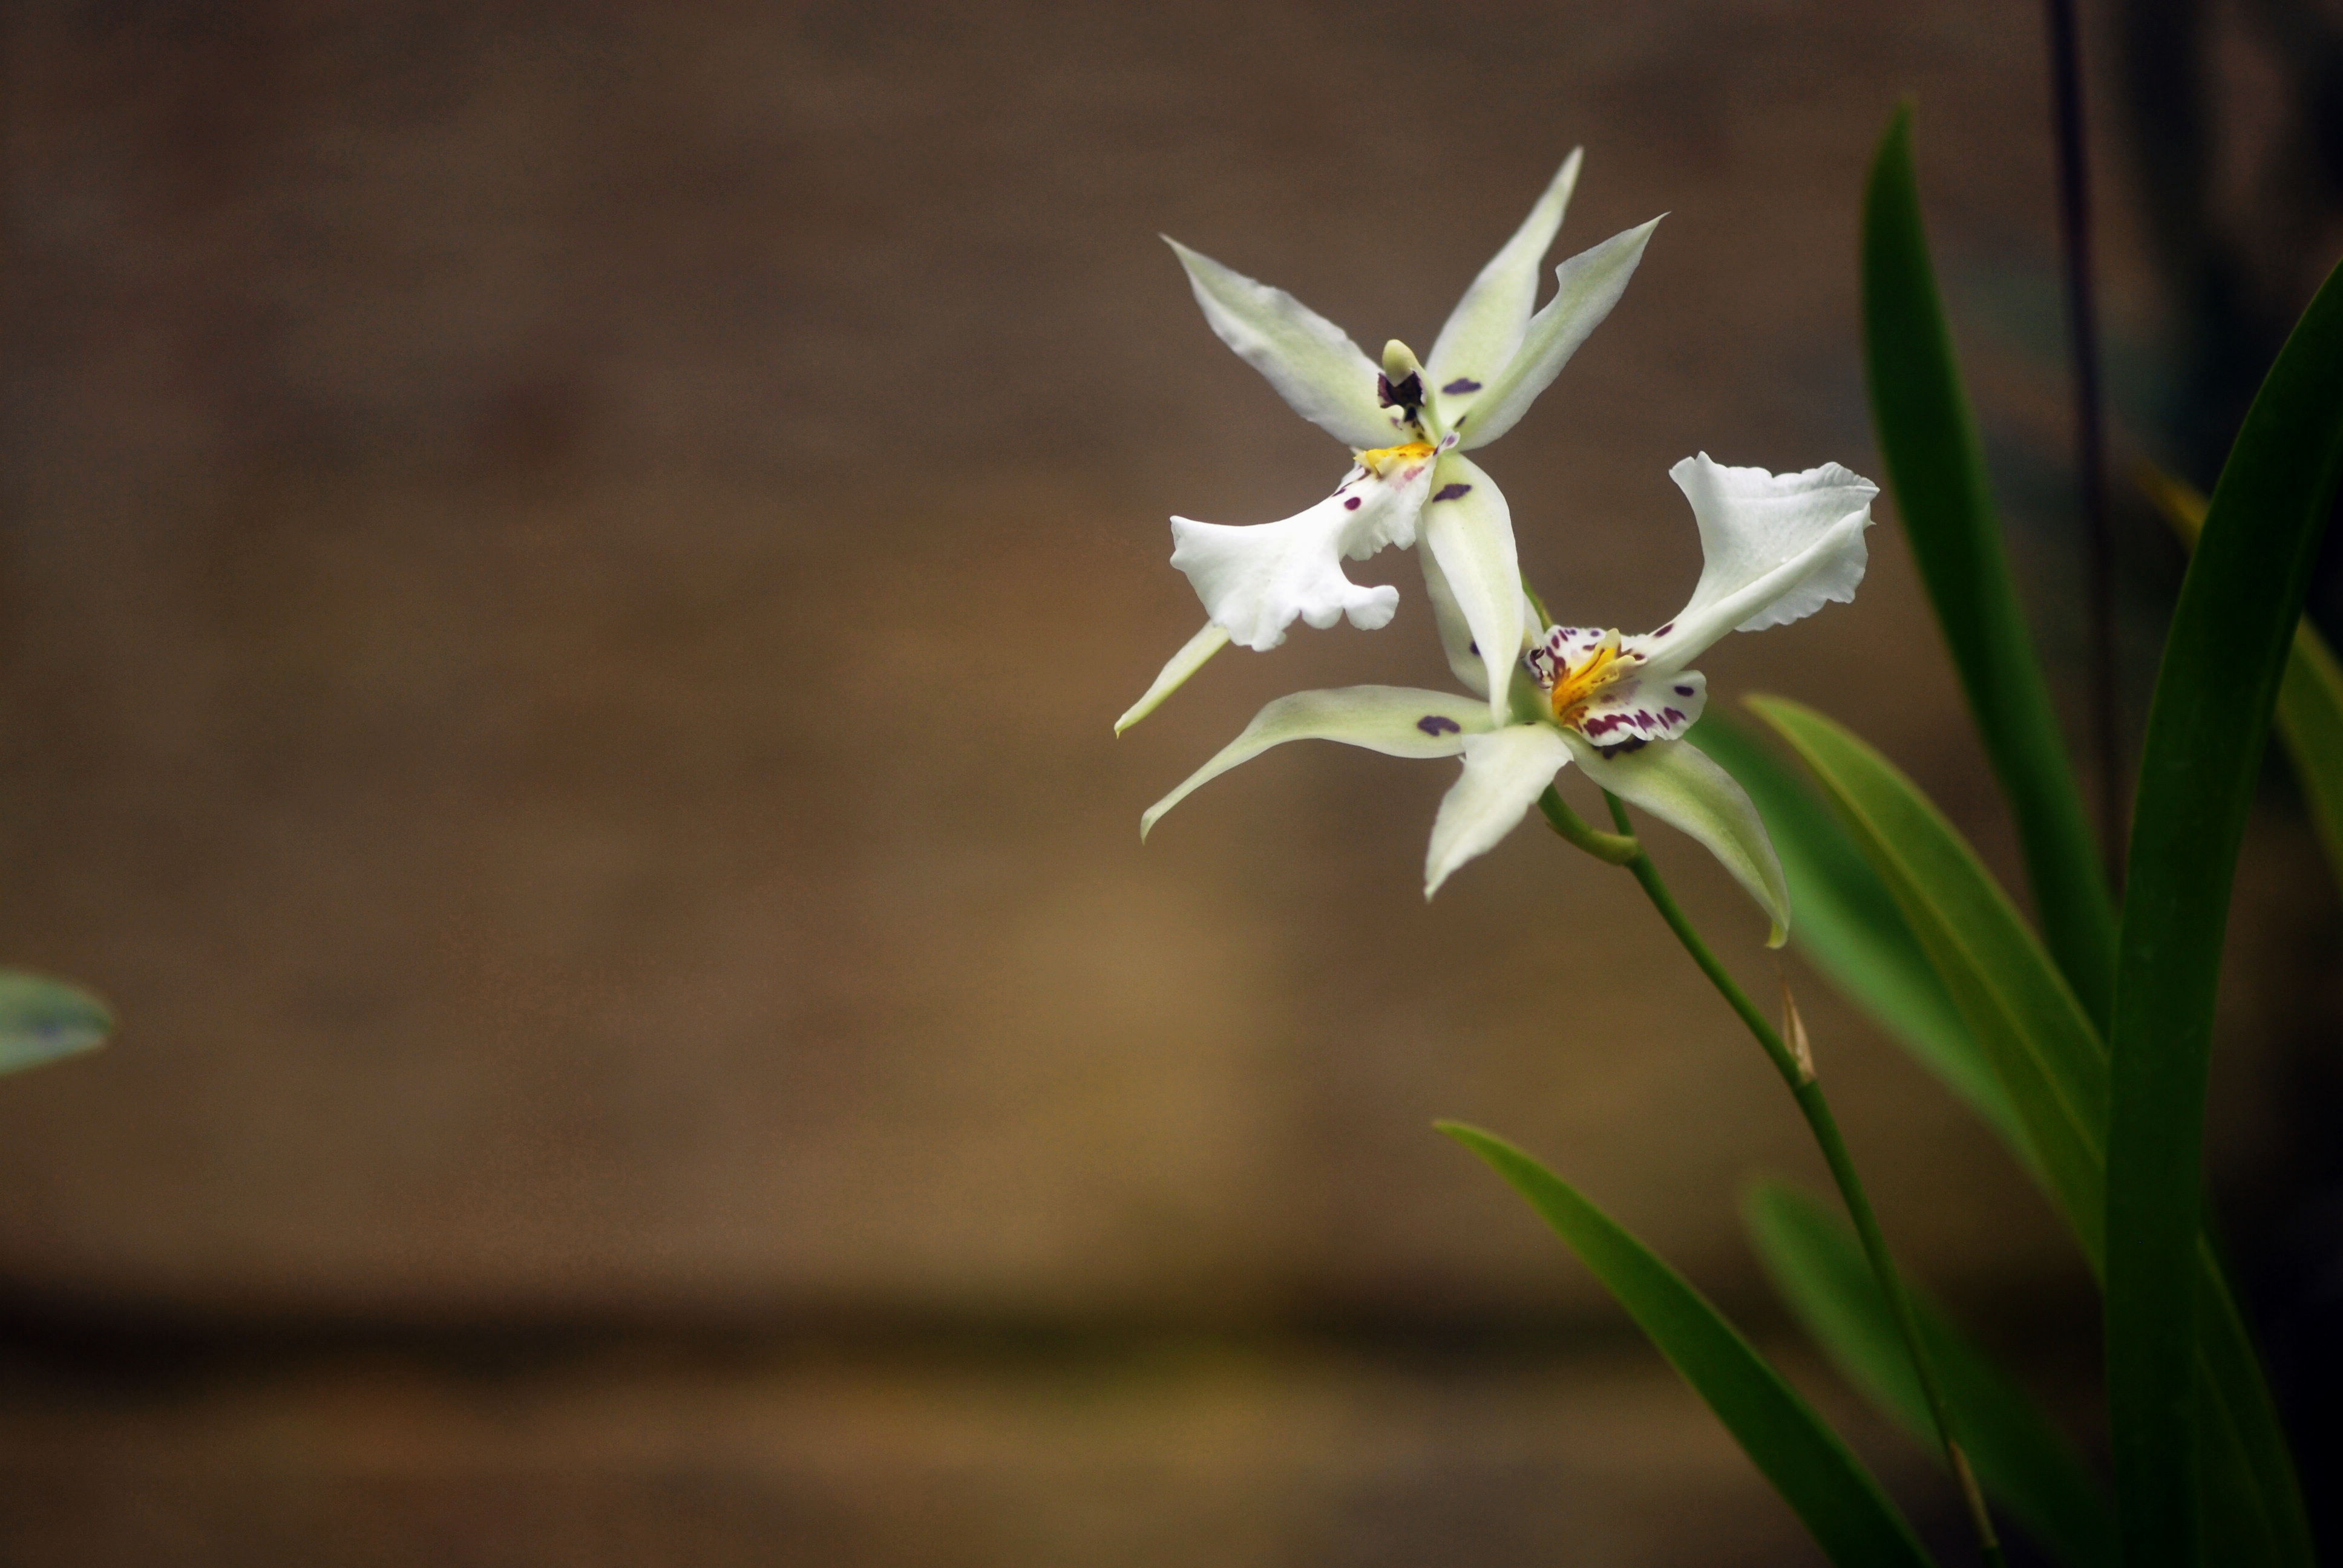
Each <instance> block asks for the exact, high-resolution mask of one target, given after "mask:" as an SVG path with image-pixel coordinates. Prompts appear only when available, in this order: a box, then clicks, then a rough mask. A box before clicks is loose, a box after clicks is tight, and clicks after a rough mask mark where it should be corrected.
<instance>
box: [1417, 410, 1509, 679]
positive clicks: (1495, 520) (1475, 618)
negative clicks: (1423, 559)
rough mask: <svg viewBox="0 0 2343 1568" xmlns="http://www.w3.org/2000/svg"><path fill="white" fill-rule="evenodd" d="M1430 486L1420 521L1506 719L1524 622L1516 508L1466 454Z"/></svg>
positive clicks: (1439, 471)
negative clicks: (1515, 535) (1515, 534)
mask: <svg viewBox="0 0 2343 1568" xmlns="http://www.w3.org/2000/svg"><path fill="white" fill-rule="evenodd" d="M1419 527H1420V528H1421V530H1422V532H1423V544H1424V548H1425V550H1426V551H1427V552H1428V553H1430V554H1431V555H1432V556H1433V558H1434V559H1435V560H1436V562H1437V564H1438V568H1439V571H1440V575H1441V578H1442V579H1443V584H1444V585H1445V587H1446V588H1447V589H1448V592H1449V597H1450V598H1451V599H1452V600H1453V603H1454V605H1455V607H1456V609H1457V611H1458V613H1459V614H1461V615H1462V616H1463V620H1464V624H1465V626H1466V628H1468V629H1469V631H1470V632H1471V636H1470V638H1468V639H1467V646H1468V647H1477V648H1479V649H1480V653H1479V656H1478V657H1479V660H1480V664H1481V670H1482V679H1481V681H1476V682H1473V685H1474V686H1475V687H1476V688H1477V689H1479V690H1480V691H1481V692H1482V693H1483V695H1485V696H1486V697H1487V698H1488V699H1489V712H1490V714H1491V716H1492V718H1493V719H1495V721H1496V722H1498V723H1500V724H1502V723H1503V722H1504V719H1505V694H1506V691H1507V690H1508V689H1509V688H1510V687H1511V686H1512V684H1513V663H1514V661H1515V660H1516V659H1518V658H1521V655H1522V636H1523V627H1524V622H1523V618H1522V568H1521V561H1520V559H1519V558H1518V557H1517V556H1516V555H1515V554H1514V550H1513V511H1512V508H1508V507H1507V506H1506V505H1505V498H1504V494H1503V491H1501V490H1499V489H1498V488H1497V486H1496V482H1495V481H1494V480H1493V479H1491V478H1490V477H1489V476H1488V475H1486V474H1484V473H1483V472H1482V471H1481V469H1480V468H1479V467H1478V466H1477V465H1475V464H1474V463H1473V460H1472V459H1471V458H1469V457H1464V456H1463V455H1462V454H1460V453H1456V452H1448V453H1444V454H1443V455H1442V457H1441V458H1440V460H1439V462H1438V463H1436V464H1435V465H1434V466H1433V473H1432V496H1431V498H1430V499H1429V500H1427V501H1425V502H1424V505H1423V520H1422V522H1421V523H1420V524H1419ZM1427 569H1429V568H1427ZM1451 660H1452V662H1453V654H1452V655H1451ZM1483 682H1485V684H1483Z"/></svg>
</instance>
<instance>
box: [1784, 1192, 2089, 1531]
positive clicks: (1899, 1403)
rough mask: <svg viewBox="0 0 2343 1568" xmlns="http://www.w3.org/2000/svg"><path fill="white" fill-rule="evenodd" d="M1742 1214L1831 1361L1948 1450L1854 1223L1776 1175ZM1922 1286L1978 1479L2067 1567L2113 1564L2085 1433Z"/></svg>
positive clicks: (1909, 1426) (1918, 1311)
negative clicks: (2056, 1414)
mask: <svg viewBox="0 0 2343 1568" xmlns="http://www.w3.org/2000/svg"><path fill="white" fill-rule="evenodd" d="M1742 1217H1743V1220H1744V1221H1745V1224H1746V1226H1747V1229H1748V1232H1749V1240H1750V1242H1751V1244H1752V1245H1753V1246H1754V1247H1755V1249H1756V1251H1757V1256H1758V1258H1759V1260H1760V1261H1762V1262H1764V1264H1765V1271H1766V1272H1767V1273H1768V1274H1769V1275H1771V1276H1772V1278H1773V1281H1774V1284H1775V1288H1776V1289H1777V1290H1778V1291H1780V1292H1781V1295H1782V1299H1783V1300H1784V1301H1785V1302H1787V1303H1788V1305H1789V1307H1790V1310H1791V1312H1794V1313H1795V1314H1796V1316H1797V1319H1798V1321H1799V1322H1801V1323H1803V1324H1804V1325H1805V1330H1806V1332H1807V1333H1808V1334H1810V1335H1812V1336H1813V1338H1814V1341H1815V1343H1816V1344H1818V1345H1820V1346H1821V1347H1822V1350H1823V1352H1824V1354H1825V1355H1827V1356H1828V1357H1829V1358H1830V1360H1831V1364H1832V1365H1834V1366H1835V1367H1837V1368H1838V1370H1839V1372H1840V1373H1841V1374H1842V1375H1843V1376H1845V1379H1846V1380H1847V1382H1850V1383H1852V1384H1854V1385H1855V1388H1856V1389H1857V1390H1858V1391H1860V1392H1862V1393H1863V1395H1864V1396H1865V1398H1866V1399H1868V1400H1869V1401H1870V1402H1872V1403H1873V1404H1874V1405H1875V1406H1877V1407H1878V1408H1879V1409H1880V1410H1882V1411H1884V1412H1886V1413H1887V1414H1888V1415H1890V1416H1892V1417H1893V1418H1895V1420H1896V1422H1898V1423H1899V1424H1901V1425H1902V1426H1903V1427H1904V1429H1905V1430H1906V1432H1910V1433H1911V1434H1912V1435H1913V1437H1915V1438H1916V1439H1917V1440H1918V1441H1919V1442H1920V1444H1921V1446H1922V1447H1924V1448H1926V1450H1927V1451H1928V1452H1931V1453H1936V1452H1938V1449H1937V1444H1936V1424H1935V1422H1934V1421H1933V1420H1932V1419H1931V1418H1930V1416H1929V1413H1928V1404H1927V1401H1926V1399H1925V1398H1924V1397H1923V1396H1922V1394H1921V1392H1920V1382H1919V1379H1918V1378H1917V1377H1916V1376H1915V1375H1914V1374H1913V1371H1912V1357H1911V1354H1910V1352H1908V1351H1906V1349H1905V1346H1904V1341H1903V1337H1902V1336H1901V1335H1900V1334H1899V1333H1898V1332H1896V1320H1895V1318H1894V1317H1893V1316H1892V1315H1891V1314H1890V1313H1889V1312H1888V1310H1887V1302H1886V1301H1885V1298H1883V1297H1882V1296H1881V1295H1880V1293H1879V1282H1878V1281H1876V1280H1875V1279H1874V1278H1873V1277H1872V1273H1871V1268H1870V1265H1869V1264H1868V1263H1867V1262H1866V1261H1865V1259H1864V1256H1863V1248H1862V1246H1861V1244H1860V1243H1859V1242H1857V1241H1855V1232H1854V1231H1853V1230H1851V1229H1850V1228H1849V1227H1848V1226H1847V1224H1846V1222H1845V1221H1843V1220H1841V1219H1840V1218H1839V1217H1838V1215H1837V1214H1836V1213H1835V1211H1832V1210H1830V1209H1828V1208H1826V1207H1825V1205H1823V1204H1821V1203H1818V1202H1816V1201H1815V1200H1814V1199H1812V1198H1809V1197H1807V1196H1806V1195H1805V1194H1804V1193H1802V1192H1799V1191H1795V1190H1793V1189H1791V1188H1788V1187H1785V1186H1782V1185H1780V1184H1778V1183H1775V1182H1760V1183H1758V1184H1757V1185H1756V1186H1755V1187H1753V1188H1752V1189H1751V1190H1750V1191H1749V1193H1748V1195H1747V1196H1746V1198H1745V1200H1744V1201H1743V1204H1742ZM1907 1288H1908V1287H1907ZM1911 1294H1912V1305H1913V1311H1914V1313H1915V1315H1916V1317H1917V1318H1918V1319H1919V1323H1920V1333H1921V1337H1922V1339H1923V1340H1924V1341H1925V1342H1926V1344H1927V1347H1928V1360H1929V1362H1930V1363H1931V1364H1932V1365H1933V1366H1934V1367H1935V1368H1936V1379H1937V1382H1939V1384H1941V1385H1942V1387H1943V1389H1944V1392H1945V1400H1946V1403H1947V1404H1948V1405H1949V1406H1950V1407H1951V1409H1952V1412H1953V1425H1954V1427H1955V1429H1956V1430H1957V1431H1958V1432H1959V1433H1960V1436H1961V1443H1962V1446H1963V1447H1964V1448H1966V1450H1967V1452H1968V1455H1969V1461H1970V1463H1971V1466H1972V1467H1973V1468H1974V1469H1975V1470H1976V1477H1977V1482H1978V1483H1979V1484H1980V1485H1982V1486H1983V1487H1984V1488H1985V1490H1986V1493H1987V1495H1989V1496H1991V1497H1992V1498H1993V1499H1994V1500H1995V1501H1996V1502H1998V1503H2001V1504H2002V1505H2003V1506H2005V1507H2006V1508H2007V1509H2008V1510H2009V1511H2010V1512H2011V1513H2013V1514H2015V1515H2016V1516H2017V1517H2018V1518H2019V1519H2020V1520H2022V1521H2024V1522H2025V1523H2026V1527H2027V1528H2028V1529H2029V1530H2030V1531H2031V1532H2032V1533H2033V1534H2034V1535H2035V1537H2036V1539H2037V1540H2038V1541H2040V1542H2041V1543H2042V1544H2043V1545H2045V1546H2046V1547H2048V1548H2049V1549H2050V1552H2051V1554H2052V1555H2053V1556H2055V1557H2056V1558H2057V1559H2058V1561H2059V1562H2060V1563H2065V1564H2066V1565H2067V1568H2102V1565H2112V1564H2113V1563H2115V1561H2116V1531H2115V1513H2114V1512H2113V1510H2112V1509H2111V1508H2110V1507H2109V1506H2108V1503H2107V1497H2106V1495H2105V1494H2104V1493H2102V1492H2101V1491H2100V1489H2099V1486H2098V1483H2097V1482H2096V1481H2095V1480H2094V1479H2093V1478H2092V1476H2091V1472H2090V1469H2089V1467H2088V1466H2087V1465H2086V1464H2085V1463H2084V1462H2083V1459H2082V1456H2081V1455H2080V1454H2079V1453H2077V1452H2076V1450H2075V1446H2074V1444H2072V1443H2071V1442H2067V1440H2066V1438H2065V1437H2064V1436H2063V1435H2061V1434H2060V1432H2059V1431H2058V1429H2057V1428H2056V1426H2054V1425H2052V1424H2051V1422H2050V1421H2049V1419H2048V1418H2047V1417H2046V1416H2045V1415H2044V1414H2043V1413H2042V1412H2041V1410H2040V1408H2039V1407H2038V1406H2037V1405H2036V1403H2035V1402H2034V1401H2033V1400H2032V1399H2031V1398H2030V1397H2029V1396H2028V1395H2027V1394H2026V1391H2025V1390H2023V1389H2022V1388H2020V1387H2018V1386H2017V1384H2016V1383H2015V1382H2012V1381H2011V1380H2010V1379H2009V1378H2008V1377H2007V1376H2006V1374H2005V1373H2004V1372H2002V1371H2001V1369H2000V1368H1999V1367H1997V1366H1996V1365H1995V1364H1994V1362H1993V1361H1992V1359H1991V1358H1990V1357H1988V1356H1987V1355H1986V1353H1985V1352H1983V1351H1981V1350H1979V1349H1978V1348H1977V1347H1976V1344H1975V1343H1974V1342H1971V1341H1970V1340H1969V1338H1968V1337H1967V1336H1966V1334H1964V1333H1962V1332H1961V1331H1960V1330H1959V1328H1957V1327H1956V1325H1955V1324H1954V1322H1953V1321H1952V1320H1951V1318H1949V1317H1948V1316H1946V1313H1945V1312H1944V1310H1943V1309H1942V1308H1940V1307H1938V1306H1937V1305H1936V1304H1935V1303H1934V1302H1930V1301H1929V1300H1928V1299H1927V1297H1926V1296H1925V1295H1923V1294H1921V1293H1920V1292H1917V1291H1913V1292H1911Z"/></svg>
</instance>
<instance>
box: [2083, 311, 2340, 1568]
mask: <svg viewBox="0 0 2343 1568" xmlns="http://www.w3.org/2000/svg"><path fill="white" fill-rule="evenodd" d="M2338 474H2343V269H2338V271H2337V272H2335V273H2330V274H2329V275H2328V279H2327V282H2326V283H2325V284H2324V285H2323V286H2321V287H2320V288H2319V291H2318V297H2316V298H2314V299H2313V300H2312V301H2311V303H2310V307H2309V308H2308V310H2306V311H2305V312H2304V313H2303V316H2302V319H2301V320H2300V321H2298V322H2297V323H2296V324H2295V328H2294V332H2293V334H2292V335H2291V336H2290V337H2288V339H2287V343H2286V347H2284V348H2283V349H2281V350H2280V351H2279V354H2278V363H2277V364H2276V365H2274V366H2272V367H2270V372H2269V375H2268V377H2266V378H2265V379H2264V380H2263V382H2262V387H2261V390H2260V391H2259V392H2258V394H2256V396H2255V397H2254V403H2253V407H2251V408H2250V409H2248V410H2247V414H2246V420H2245V424H2244V426H2243V427H2241V428H2240V429H2239V430H2238V432H2237V442H2236V444H2235V445H2234V446H2233V447H2231V448H2230V452H2229V459H2228V462H2227V464H2226V465H2225V466H2224V467H2223V468H2222V470H2221V479H2220V483H2219V484H2218V485H2217V486H2216V487H2215V488H2214V491H2213V502H2212V506H2211V508H2209V509H2208V510H2207V514H2206V518H2205V532H2204V535H2203V537H2202V538H2199V539H2198V541H2197V551H2196V554H2195V556H2194V557H2193V558H2191V559H2190V561H2189V564H2188V575H2187V578H2185V579H2183V581H2182V583H2181V585H2180V602H2179V604H2178V606H2177V608H2176V609H2175V610H2174V612H2173V618H2172V629H2171V631H2170V632H2169V634H2168V635H2167V638H2166V639H2165V651H2164V663H2163V668H2161V670H2160V671H2159V672H2158V673H2157V682H2156V694H2155V697H2154V699H2152V700H2151V701H2150V703H2149V706H2148V719H2147V738H2146V739H2145V741H2144V742H2143V744H2142V748H2141V755H2140V773H2139V791H2138V797H2137V807H2136V808H2135V810H2134V815H2133V821H2132V836H2131V849H2130V854H2129V857H2128V859H2127V863H2126V887H2127V892H2126V895H2125V909H2124V923H2123V931H2122V942H2121V951H2120V955H2119V960H2118V966H2117V981H2116V1006H2115V1015H2114V1017H2115V1022H2114V1028H2113V1029H2112V1030H2111V1031H2110V1041H2109V1043H2110V1045H2111V1047H2112V1050H2113V1055H2112V1068H2113V1071H2112V1075H2111V1080H2110V1087H2111V1091H2112V1092H2111V1099H2110V1120H2109V1124H2108V1129H2107V1399H2108V1408H2109V1414H2110V1417H2111V1431H2112V1433H2113V1437H2114V1447H2115V1459H2116V1481H2117V1496H2118V1499H2119V1503H2120V1509H2121V1519H2122V1525H2123V1543H2124V1556H2125V1561H2126V1563H2131V1564H2137V1565H2138V1568H2153V1565H2156V1564H2160V1563H2187V1562H2189V1561H2191V1560H2193V1559H2194V1558H2195V1557H2196V1555H2197V1544H2198V1543H2197V1532H2196V1518H2195V1514H2196V1508H2195V1503H2196V1500H2197V1498H2196V1487H2195V1486H2194V1485H2193V1484H2192V1481H2193V1478H2194V1475H2195V1461H2194V1456H2193V1452H2192V1438H2191V1430H2192V1424H2193V1422H2192V1415H2193V1411H2192V1406H2193V1403H2194V1401H2193V1399H2192V1392H2193V1390H2192V1379H2193V1377H2194V1375H2195V1373H2194V1370H2193V1366H2192V1362H2193V1361H2194V1358H2195V1355H2196V1351H2195V1343H2196V1331H2195V1318H2196V1313H2195V1311H2194V1308H2195V1304H2196V1300H2197V1297H2196V1292H2197V1278H2196V1275H2197V1269H2198V1266H2199V1265H2198V1261H2197V1251H2198V1240H2197V1235H2198V1230H2199V1224H2200V1220H2201V1210H2202V1202H2203V1191H2204V1120H2205V1081H2206V1070H2207V1064H2208V1062H2209V1060H2210V1059H2211V1055H2212V1045H2213V1006H2214V997H2215V992H2216V990H2217V986H2218V983H2219V980H2220V967H2221V941H2222V936H2223V933H2224V931H2225V930H2226V928H2227V923H2228V913H2229V892H2230V883H2231V879H2232V878H2233V877H2234V875H2235V873H2236V869H2237V851H2238V848H2239V846H2240V844H2241V843H2242V842H2243V840H2244V838H2245V829H2246V814H2247V807H2248V806H2249V805H2250V803H2251V799H2252V793H2253V786H2254V779H2255V776H2256V774H2257V772H2258V769H2259V767H2260V763H2261V753H2262V745H2263V740H2264V738H2265V736H2266V734H2267V732H2268V725H2269V720H2270V715H2271V711H2272V709H2274V708H2275V707H2276V705H2277V701H2278V683H2279V678H2280V675H2281V673H2282V672H2283V670H2284V668H2285V666H2286V661H2287V655H2288V649H2289V648H2290V647H2291V646H2292V643H2293V639H2294V632H2295V627H2296V623H2297V622H2298V620H2299V619H2300V618H2301V614H2302V604H2303V599H2304V597H2305V595H2306V594H2307V592H2308V588H2309V580H2310V568H2311V563H2312V561H2313V558H2315V556H2316V554H2317V551H2318V540H2319V537H2320V535H2321V533H2322V532H2323V531H2324V529H2325V526H2326V522H2327V512H2328V505H2329V504H2330V503H2331V502H2332V500H2333V498H2334V495H2335V488H2336V483H2337V479H2338Z"/></svg>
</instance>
